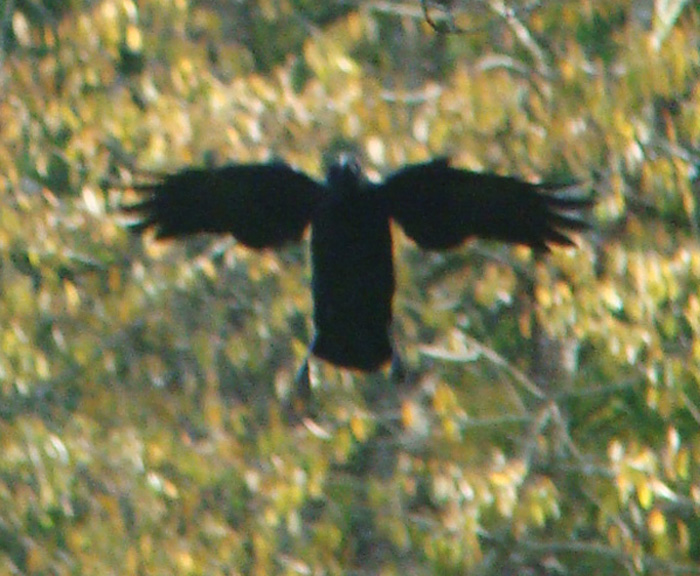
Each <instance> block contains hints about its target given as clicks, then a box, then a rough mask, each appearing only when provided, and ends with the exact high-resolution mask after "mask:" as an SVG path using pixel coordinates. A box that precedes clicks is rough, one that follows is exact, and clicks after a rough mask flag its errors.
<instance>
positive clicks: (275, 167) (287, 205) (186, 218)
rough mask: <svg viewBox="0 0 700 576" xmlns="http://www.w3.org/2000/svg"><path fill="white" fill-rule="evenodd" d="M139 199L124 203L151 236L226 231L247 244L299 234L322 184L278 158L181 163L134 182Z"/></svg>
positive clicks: (295, 238) (295, 237)
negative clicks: (207, 164) (165, 172)
mask: <svg viewBox="0 0 700 576" xmlns="http://www.w3.org/2000/svg"><path fill="white" fill-rule="evenodd" d="M134 189H135V190H136V191H137V192H139V193H141V194H145V195H146V198H145V199H144V200H142V201H141V202H138V203H136V204H132V205H130V206H125V207H124V210H125V211H126V212H127V213H130V214H134V215H136V216H137V217H138V218H139V219H138V221H137V222H136V223H134V224H132V225H131V228H132V229H133V230H135V231H137V232H141V231H143V230H146V229H148V228H153V229H154V230H155V233H156V237H157V238H176V237H181V236H187V235H191V234H197V233H200V232H215V233H230V234H231V235H233V236H234V237H235V238H236V239H237V240H238V241H239V242H241V243H242V244H244V245H246V246H249V247H251V248H267V247H276V246H280V245H282V244H285V243H287V242H290V241H298V240H300V239H301V238H302V236H303V234H304V230H305V229H306V227H307V226H308V225H309V223H310V221H311V218H312V215H313V211H314V209H315V207H316V205H317V203H318V202H319V200H320V199H321V198H322V197H323V194H324V186H323V185H322V184H320V183H319V182H317V181H315V180H314V179H312V178H310V177H309V176H306V175H305V174H303V173H302V172H298V171H297V170H294V169H293V168H291V167H290V166H288V165H287V164H284V163H282V162H273V163H268V164H229V165H226V166H222V167H220V168H187V169H184V170H181V171H180V172H176V173H174V174H170V175H167V176H165V177H164V178H162V179H160V180H159V181H156V182H155V183H152V184H143V185H139V186H135V187H134Z"/></svg>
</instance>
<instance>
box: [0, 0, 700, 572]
mask: <svg viewBox="0 0 700 576" xmlns="http://www.w3.org/2000/svg"><path fill="white" fill-rule="evenodd" d="M449 4H451V5H452V8H451V10H452V12H451V14H448V13H444V12H443V13H441V15H439V16H441V17H443V18H446V17H448V16H451V17H453V18H454V21H455V23H456V24H457V25H458V26H459V28H460V29H462V30H463V31H464V33H455V34H451V35H440V34H436V33H435V31H434V30H432V29H431V28H430V26H428V24H426V23H425V22H424V21H423V19H422V12H421V9H420V4H419V3H418V2H415V3H412V2H404V3H383V2H376V3H373V2H366V3H365V2H362V3H361V2H356V3H354V4H353V3H347V2H338V3H332V2H330V3H314V2H302V1H298V2H294V1H288V0H287V1H286V0H266V1H264V2H252V1H244V2H219V3H214V2H205V1H201V2H194V1H193V0H192V1H190V2H188V1H187V0H140V1H139V2H135V1H132V0H93V1H87V0H85V1H82V2H81V1H79V0H75V1H73V2H70V3H56V2H45V1H42V0H27V1H25V2H20V1H16V2H8V1H7V0H6V1H5V2H3V3H0V6H2V9H1V10H0V17H1V18H2V27H1V28H0V30H1V31H2V32H1V33H2V38H0V40H1V42H0V46H2V53H1V55H0V59H1V60H0V75H1V76H0V85H1V86H2V93H3V98H2V99H0V195H1V198H2V209H1V210H0V294H1V295H2V302H1V305H0V342H1V348H0V446H1V454H2V458H0V573H2V574H188V575H190V574H207V575H215V574H250V575H263V574H385V575H389V574H401V573H407V574H465V573H470V574H485V575H486V574H516V573H517V574H546V575H550V574H551V575H560V574H567V575H568V574H572V575H573V574H591V573H594V574H621V573H627V574H642V573H643V574H658V575H668V574H697V573H700V570H699V569H698V568H697V566H698V565H700V386H699V384H700V241H699V238H698V236H699V226H700V217H699V214H698V207H697V202H698V194H699V193H700V175H699V174H698V170H699V168H700V52H699V46H700V32H699V31H700V6H699V5H698V4H697V3H693V2H688V1H683V0H675V1H671V0H668V1H664V2H661V1H659V2H654V3H652V2H635V3H631V2H627V1H625V0H592V1H587V2H553V1H552V2H548V1H543V2H540V3H536V6H535V7H534V8H533V7H532V6H531V4H532V3H530V2H527V3H523V5H522V6H518V5H513V7H514V10H513V11H512V12H510V13H508V12H507V11H506V12H504V10H503V5H499V3H497V2H490V3H489V2H483V3H468V2H462V3H460V2H458V1H457V2H452V3H449ZM526 8H527V9H526ZM434 17H436V16H434ZM339 142H352V143H354V145H355V146H356V147H357V149H358V150H359V151H361V153H362V155H363V157H364V163H365V166H366V168H367V169H368V170H369V171H370V173H371V174H373V175H375V176H378V175H380V174H385V173H387V172H388V171H390V170H391V169H393V168H396V167H398V166H400V165H402V164H404V163H407V162H412V161H420V160H424V159H426V158H429V157H432V156H435V155H439V154H445V153H449V154H451V155H452V156H453V158H454V161H455V163H456V164H458V165H461V166H465V167H469V168H472V169H488V170H492V171H496V172H499V173H509V174H515V175H520V176H522V177H525V178H531V179H540V178H541V179H549V180H562V181H564V180H570V179H576V180H580V181H582V182H584V186H587V187H589V188H590V189H591V190H594V191H595V193H596V195H597V198H598V200H599V202H598V205H597V207H596V209H595V210H594V212H593V214H592V215H591V219H592V220H593V222H594V224H595V227H594V230H593V231H592V232H591V233H590V234H587V235H585V236H584V237H582V238H581V240H580V249H578V250H557V251H555V252H554V253H553V254H552V255H551V256H548V257H547V258H546V259H538V258H535V257H534V256H533V254H531V253H530V252H529V251H528V250H525V249H514V248H508V247H504V246H499V245H491V244H488V243H477V244H474V245H472V246H470V247H469V248H465V249H462V250H458V251H455V252H452V253H448V254H425V253H421V252H420V251H419V250H417V249H416V248H415V247H414V246H412V245H411V244H410V243H409V242H408V241H406V240H405V238H404V237H403V236H402V235H401V234H400V232H399V231H398V230H397V234H396V256H397V266H398V277H399V291H398V294H397V298H396V306H395V308H396V321H395V325H396V333H397V335H398V342H399V343H400V346H401V347H402V349H403V353H404V356H405V357H406V359H407V362H408V364H409V367H410V373H409V377H408V379H407V382H405V383H403V384H402V385H400V386H399V387H396V386H394V385H393V384H392V383H391V382H390V381H389V379H388V378H387V377H386V376H385V375H382V374H378V375H371V376H361V375H356V374H350V373H345V372H342V371H338V370H335V369H333V368H332V367H330V366H326V365H322V364H320V363H315V364H314V366H313V375H314V383H315V389H314V394H315V397H316V398H317V400H318V412H317V415H316V417H315V418H314V419H311V418H309V419H306V420H303V421H302V422H298V423H294V422H288V421H287V420H286V419H285V418H284V416H283V412H282V410H281V407H282V405H283V400H284V398H285V396H286V395H287V394H288V393H289V389H290V386H291V382H292V380H293V376H294V372H295V369H296V367H297V366H298V365H299V363H300V361H301V359H302V358H303V356H304V354H305V349H306V346H307V344H308V340H309V334H310V330H311V327H310V311H311V300H310V294H309V286H308V280H309V271H308V267H307V264H306V256H305V247H304V246H299V247H290V248H288V249H285V250H282V251H280V252H278V253H272V252H264V253H251V252H248V251H246V250H245V249H243V248H241V247H240V246H237V245H236V243H235V242H234V241H233V240H231V239H228V238H199V239H193V240H191V241H188V242H184V243H180V244H156V243H154V242H152V241H150V240H148V239H146V240H145V241H142V240H141V239H139V238H134V237H130V236H129V235H128V234H127V232H126V231H125V230H124V228H123V226H122V221H121V220H120V218H119V216H118V206H119V204H120V203H121V202H123V201H128V200H129V198H130V196H129V191H128V190H126V191H123V190H122V189H120V187H119V185H124V186H127V187H128V184H129V183H130V182H132V181H133V179H134V178H138V176H139V175H142V174H143V173H144V171H146V172H147V171H156V172H163V171H165V170H170V169H175V168H177V167H179V166H182V165H186V164H192V163H203V162H211V161H225V160H227V159H235V160H237V161H254V160H260V159H264V158H270V157H272V156H281V157H284V158H285V159H287V160H288V161H290V162H292V163H293V164H295V165H296V166H298V167H300V168H302V169H304V170H306V171H308V172H310V173H312V174H316V175H320V174H321V173H322V162H323V158H324V152H325V151H326V150H328V149H331V148H333V147H334V146H337V145H338V143H339Z"/></svg>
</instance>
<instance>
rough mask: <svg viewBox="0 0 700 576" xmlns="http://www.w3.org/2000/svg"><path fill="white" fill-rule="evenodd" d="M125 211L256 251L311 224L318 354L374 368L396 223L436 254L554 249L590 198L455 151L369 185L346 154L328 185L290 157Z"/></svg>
mask: <svg viewBox="0 0 700 576" xmlns="http://www.w3.org/2000/svg"><path fill="white" fill-rule="evenodd" d="M137 189H139V190H141V191H145V192H147V193H149V197H148V198H147V199H146V200H144V201H143V202H141V203H139V204H136V205H134V206H130V207H127V210H128V211H129V212H134V213H137V214H139V215H140V216H141V220H140V221H139V222H138V223H137V224H136V225H135V226H134V228H135V229H136V230H139V231H140V230H143V229H146V228H151V227H152V228H155V230H156V236H157V237H159V238H172V237H181V236H187V235H190V234H195V233H200V232H214V233H230V234H232V235H233V236H234V237H236V238H237V239H238V240H239V241H240V242H241V243H243V244H245V245H246V246H249V247H251V248H274V247H278V246H281V245H283V244H285V243H288V242H292V241H299V240H300V239H301V238H302V236H303V233H304V231H305V229H306V228H307V227H308V226H309V225H311V267H312V292H313V300H314V326H315V335H314V338H313V341H312V343H311V346H310V350H311V352H312V353H313V354H315V355H316V356H318V357H320V358H322V359H325V360H327V361H329V362H331V363H333V364H335V365H338V366H342V367H346V368H354V369H358V370H362V371H374V370H377V369H379V368H381V367H382V366H383V365H384V364H386V363H387V362H388V361H389V360H390V359H391V358H392V355H393V347H392V344H391V338H390V326H391V319H392V299H393V295H394V290H395V277H394V267H393V255H392V239H391V221H392V220H394V221H396V222H397V223H398V224H399V225H400V226H401V227H402V228H403V229H404V232H405V233H406V235H407V236H408V237H409V238H411V239H413V240H414V241H415V242H416V243H417V244H418V245H419V246H421V247H423V248H425V249H429V250H444V249H449V248H453V247H456V246H459V245H460V244H462V243H463V242H464V241H465V240H466V239H467V238H469V237H472V236H477V237H482V238H490V239H496V240H501V241H505V242H511V243H516V244H523V245H527V246H530V247H532V248H534V249H537V250H548V248H549V245H550V244H555V245H556V244H558V245H563V246H572V245H573V242H572V240H571V239H570V238H569V237H568V236H567V235H566V233H568V232H571V231H578V230H582V229H585V228H586V224H585V223H584V222H583V221H581V220H579V219H578V218H576V217H572V216H570V215H569V214H568V213H570V212H572V211H577V210H580V209H583V208H586V207H587V206H589V205H590V204H591V201H590V200H589V199H581V198H561V197H558V196H556V195H552V194H549V193H546V192H549V191H551V190H553V189H556V187H552V186H543V185H540V186H538V185H535V184H531V183H528V182H524V181H521V180H517V179H514V178H509V177H503V176H497V175H491V174H480V173H476V172H471V171H468V170H461V169H457V168H452V167H451V166H449V163H448V161H447V160H445V159H438V160H433V161H431V162H427V163H424V164H414V165H411V166H407V167H405V168H403V169H401V170H399V171H397V172H395V173H393V174H391V175H389V177H388V178H387V179H386V180H384V181H383V182H381V183H372V182H369V181H367V180H366V179H365V178H364V176H363V175H362V173H361V171H360V168H359V166H358V165H357V163H356V162H355V161H354V159H349V158H348V157H344V158H343V159H342V160H341V161H340V162H339V163H337V164H335V165H333V166H331V168H330V169H329V172H328V175H327V178H326V181H325V182H318V181H316V180H314V179H312V178H310V177H308V176H306V175H304V174H302V173H301V172H298V171H296V170H294V169H292V168H291V167H289V166H287V165H286V164H283V163H280V162H274V163H269V164H248V165H240V164H230V165H228V166H224V167H221V168H214V169H186V170H183V171H181V172H179V173H175V174H172V175H170V176H166V177H165V178H164V179H163V180H162V181H160V182H157V183H155V184H152V185H151V184H149V185H143V186H139V187H137Z"/></svg>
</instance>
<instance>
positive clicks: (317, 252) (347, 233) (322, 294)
mask: <svg viewBox="0 0 700 576" xmlns="http://www.w3.org/2000/svg"><path fill="white" fill-rule="evenodd" d="M355 169H356V165H353V164H341V165H338V166H336V168H335V171H336V173H335V174H334V175H332V176H331V178H329V180H330V181H329V185H330V188H331V190H333V193H332V194H328V195H327V196H326V197H325V198H324V199H323V200H322V201H321V202H319V204H318V206H317V208H316V210H315V212H314V214H313V216H312V219H311V270H312V274H313V279H312V283H311V287H312V292H313V299H314V325H315V327H316V335H315V336H314V339H313V342H312V345H311V351H312V352H313V353H314V354H315V355H316V356H319V357H320V358H323V359H325V360H328V361H329V362H331V363H333V364H336V365H338V366H345V367H349V368H357V369H360V370H365V371H373V370H377V369H378V368H380V367H381V366H382V365H383V364H385V363H386V362H387V361H388V360H389V359H390V358H391V355H392V347H391V342H390V338H389V328H390V324H391V301H392V298H393V296H394V289H395V282H394V264H393V255H392V242H391V228H390V224H389V215H388V214H387V212H386V209H385V208H384V206H382V202H381V197H380V196H379V195H377V194H375V191H374V190H373V189H372V187H371V186H369V185H368V183H367V182H366V181H364V179H362V178H361V175H360V174H359V173H356V172H355Z"/></svg>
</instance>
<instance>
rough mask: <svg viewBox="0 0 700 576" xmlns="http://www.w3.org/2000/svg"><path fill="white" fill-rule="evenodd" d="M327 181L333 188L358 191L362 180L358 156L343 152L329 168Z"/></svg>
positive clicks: (350, 191) (343, 191)
mask: <svg viewBox="0 0 700 576" xmlns="http://www.w3.org/2000/svg"><path fill="white" fill-rule="evenodd" d="M326 181H327V183H328V186H329V187H330V188H331V189H332V190H338V191H339V192H341V193H353V192H356V191H357V190H358V188H359V187H360V183H361V182H362V170H361V169H360V164H359V162H358V161H357V158H356V157H355V156H354V155H352V154H347V153H345V154H341V155H340V157H339V158H338V160H337V161H336V162H334V163H333V164H331V166H330V167H329V168H328V174H327V175H326Z"/></svg>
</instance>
